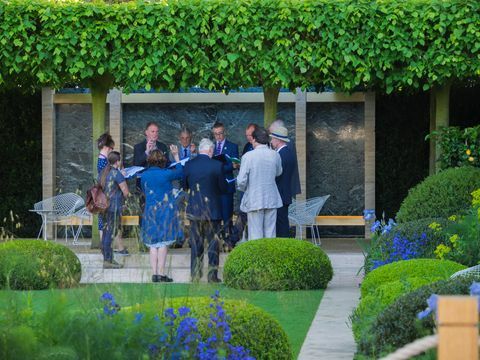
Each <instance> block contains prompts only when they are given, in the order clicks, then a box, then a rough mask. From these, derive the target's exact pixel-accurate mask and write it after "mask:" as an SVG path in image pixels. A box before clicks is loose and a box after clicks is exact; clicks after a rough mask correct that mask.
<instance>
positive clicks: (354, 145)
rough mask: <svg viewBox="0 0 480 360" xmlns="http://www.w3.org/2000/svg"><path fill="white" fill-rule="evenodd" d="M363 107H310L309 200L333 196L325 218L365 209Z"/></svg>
mask: <svg viewBox="0 0 480 360" xmlns="http://www.w3.org/2000/svg"><path fill="white" fill-rule="evenodd" d="M364 141H365V131H364V105H363V103H309V104H307V198H310V197H315V196H322V195H330V198H329V200H328V201H327V202H326V203H325V206H324V208H323V210H322V212H321V213H322V214H332V215H361V214H362V211H363V208H364V199H365V195H364V189H365V186H364V173H365V171H364V168H365V165H364V164H365V161H364V153H365V151H364Z"/></svg>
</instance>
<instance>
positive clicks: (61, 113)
mask: <svg viewBox="0 0 480 360" xmlns="http://www.w3.org/2000/svg"><path fill="white" fill-rule="evenodd" d="M105 116H106V127H107V128H108V116H109V115H108V107H107V112H106V115H105ZM55 136H56V150H55V156H56V172H57V174H56V176H57V181H56V192H57V193H67V192H77V191H80V193H81V194H82V196H83V195H84V194H85V193H86V191H87V190H88V189H89V188H90V187H91V186H92V180H93V175H92V174H93V172H92V106H91V105H89V104H59V105H56V134H55ZM116 148H117V150H118V146H117V147H116Z"/></svg>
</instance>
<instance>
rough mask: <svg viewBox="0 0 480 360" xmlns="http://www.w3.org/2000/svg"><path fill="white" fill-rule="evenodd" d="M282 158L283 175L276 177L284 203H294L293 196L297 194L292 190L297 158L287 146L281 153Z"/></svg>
mask: <svg viewBox="0 0 480 360" xmlns="http://www.w3.org/2000/svg"><path fill="white" fill-rule="evenodd" d="M278 154H279V155H280V158H281V159H282V170H283V171H282V175H280V176H278V177H277V178H276V179H275V182H276V183H277V188H278V192H279V193H280V196H281V197H282V202H283V205H290V204H291V203H292V196H293V195H295V194H294V192H293V190H292V182H293V175H294V173H295V168H296V167H297V159H296V158H295V154H294V153H293V150H292V149H291V148H290V147H288V146H285V147H283V148H282V149H281V150H280V151H279V153H278Z"/></svg>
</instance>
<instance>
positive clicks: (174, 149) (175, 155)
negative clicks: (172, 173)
mask: <svg viewBox="0 0 480 360" xmlns="http://www.w3.org/2000/svg"><path fill="white" fill-rule="evenodd" d="M170 153H171V154H172V156H173V158H174V159H175V162H179V161H180V156H178V146H177V145H170Z"/></svg>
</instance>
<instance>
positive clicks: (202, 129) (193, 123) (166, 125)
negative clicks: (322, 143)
mask: <svg viewBox="0 0 480 360" xmlns="http://www.w3.org/2000/svg"><path fill="white" fill-rule="evenodd" d="M278 110H279V112H278V117H279V118H281V119H283V120H284V121H285V122H286V123H287V126H288V130H289V133H290V134H291V135H292V136H295V104H293V103H292V104H279V105H278ZM150 121H156V122H157V123H158V124H159V125H160V136H159V137H160V141H162V142H163V143H165V144H172V143H175V142H176V141H177V137H178V131H179V130H180V128H181V127H182V125H186V126H187V127H189V128H190V129H191V130H192V131H193V133H194V142H195V143H196V144H197V145H198V143H199V141H200V139H201V138H203V137H210V138H211V128H212V126H213V124H214V123H215V122H216V121H220V122H222V123H223V124H224V125H225V127H226V129H227V139H228V140H230V141H233V142H234V143H236V144H237V145H238V147H239V151H240V152H241V151H242V149H243V146H244V145H245V142H246V139H245V128H246V126H247V124H248V123H250V122H253V123H257V124H259V125H262V124H263V104H256V103H255V104H247V103H245V104H228V103H227V104H126V105H124V106H123V129H124V131H123V141H124V152H125V159H126V163H127V164H132V162H133V146H134V145H135V144H137V143H139V142H140V141H142V140H143V139H144V129H145V125H146V124H147V123H148V122H150Z"/></svg>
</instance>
